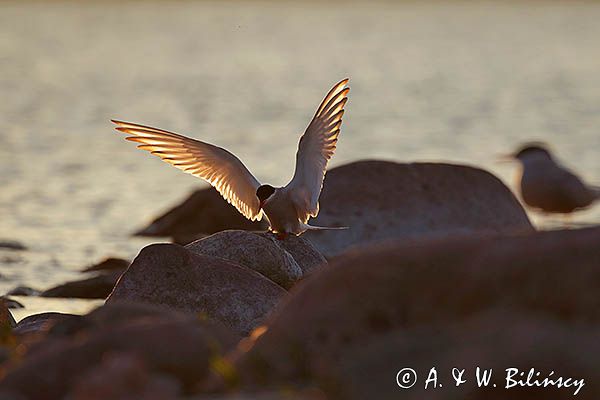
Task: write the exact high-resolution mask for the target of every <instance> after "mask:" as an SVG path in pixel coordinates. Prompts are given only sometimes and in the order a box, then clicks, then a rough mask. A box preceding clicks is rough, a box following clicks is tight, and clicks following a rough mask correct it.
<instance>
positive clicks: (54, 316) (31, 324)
mask: <svg viewBox="0 0 600 400" xmlns="http://www.w3.org/2000/svg"><path fill="white" fill-rule="evenodd" d="M78 318H79V316H77V315H73V314H66V313H59V312H45V313H40V314H33V315H29V316H27V317H25V318H23V319H22V320H21V321H19V323H18V324H17V326H16V328H15V330H14V332H15V333H16V334H18V335H26V334H30V333H46V332H47V331H49V330H50V329H51V328H52V326H54V325H55V324H56V323H58V322H60V321H65V320H71V319H78Z"/></svg>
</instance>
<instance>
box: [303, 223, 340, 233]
mask: <svg viewBox="0 0 600 400" xmlns="http://www.w3.org/2000/svg"><path fill="white" fill-rule="evenodd" d="M302 227H303V228H305V229H306V230H308V231H333V230H335V231H337V230H343V229H350V228H349V227H347V226H313V225H308V224H304V225H303V226H302Z"/></svg>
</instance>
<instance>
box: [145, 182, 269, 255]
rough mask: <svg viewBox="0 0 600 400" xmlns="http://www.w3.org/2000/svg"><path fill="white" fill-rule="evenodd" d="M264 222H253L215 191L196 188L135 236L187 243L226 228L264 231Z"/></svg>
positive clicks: (265, 226) (265, 225)
mask: <svg viewBox="0 0 600 400" xmlns="http://www.w3.org/2000/svg"><path fill="white" fill-rule="evenodd" d="M267 227H268V226H267V224H266V222H265V221H262V222H252V221H249V220H248V219H246V218H245V217H244V216H243V215H242V214H240V213H239V212H238V211H237V210H236V209H235V207H233V206H232V205H231V204H229V203H227V202H226V201H225V200H223V198H222V197H221V195H220V194H219V192H217V191H216V190H215V189H214V188H212V187H210V188H205V189H199V190H197V191H195V192H194V193H192V194H191V195H190V196H189V197H188V198H187V199H186V200H184V201H183V202H181V204H179V205H177V206H175V207H173V208H172V209H171V210H169V211H167V212H166V213H165V214H163V215H161V216H160V217H158V218H156V219H155V220H154V221H152V222H151V223H150V225H148V226H147V227H145V228H143V229H141V230H140V231H138V232H136V235H138V236H168V237H172V238H173V240H174V241H175V242H176V243H180V244H187V243H190V242H192V241H194V240H196V239H198V238H200V237H202V236H205V235H211V234H213V233H216V232H220V231H224V230H227V229H241V230H249V231H252V230H266V229H267Z"/></svg>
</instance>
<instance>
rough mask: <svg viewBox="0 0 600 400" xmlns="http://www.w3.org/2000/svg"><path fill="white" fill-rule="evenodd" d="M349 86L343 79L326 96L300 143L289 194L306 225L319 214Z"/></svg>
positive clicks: (300, 218) (288, 185) (288, 188)
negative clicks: (320, 197)
mask: <svg viewBox="0 0 600 400" xmlns="http://www.w3.org/2000/svg"><path fill="white" fill-rule="evenodd" d="M347 84H348V79H344V80H342V81H341V82H339V83H337V84H336V85H335V86H334V87H333V88H332V89H331V90H330V91H329V93H327V95H326V96H325V99H323V101H322V102H321V105H320V106H319V107H318V108H317V111H316V113H315V116H314V117H313V119H312V121H311V122H310V124H309V125H308V127H307V128H306V131H305V132H304V135H302V137H301V138H300V143H298V152H297V153H296V170H295V172H294V177H293V178H292V180H291V181H290V182H289V183H288V184H287V186H286V190H289V193H290V196H291V198H292V201H293V202H294V203H295V206H296V210H297V212H298V219H299V220H300V221H301V222H302V223H304V224H305V223H306V222H307V221H308V219H309V218H310V217H311V216H312V217H316V216H317V214H318V213H319V195H320V194H321V189H322V187H323V178H324V177H325V172H326V171H327V163H328V162H329V159H330V158H331V157H332V156H333V153H334V151H335V147H336V144H337V140H338V135H339V133H340V128H341V125H342V116H343V115H344V106H345V105H346V102H347V101H348V97H347V96H348V92H349V91H350V88H349V87H346V85H347Z"/></svg>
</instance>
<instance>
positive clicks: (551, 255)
mask: <svg viewBox="0 0 600 400" xmlns="http://www.w3.org/2000/svg"><path fill="white" fill-rule="evenodd" d="M598 243H600V227H597V228H589V229H580V230H565V231H552V232H534V233H530V234H519V235H500V234H489V235H481V234H477V235H465V236H462V237H454V238H447V239H423V240H420V241H415V242H412V243H407V242H406V241H404V240H398V241H395V242H390V243H386V244H383V245H374V246H371V247H369V248H362V249H356V250H354V251H349V252H347V253H346V254H344V255H342V256H339V257H337V258H336V259H334V260H331V262H330V264H329V266H328V268H323V269H320V270H318V271H317V272H316V273H315V274H312V275H311V276H310V277H308V278H307V279H305V280H303V281H302V282H300V283H299V284H298V285H297V286H296V287H295V288H294V291H293V292H292V293H291V294H290V297H289V298H288V299H287V300H286V301H285V303H283V304H282V305H281V307H278V308H277V310H276V312H274V313H273V315H272V317H271V318H270V319H269V320H268V321H267V322H266V325H267V327H268V329H267V331H266V332H265V333H264V334H263V335H262V336H260V337H259V338H258V340H257V341H256V343H254V346H253V347H252V348H251V350H250V351H248V352H247V353H243V354H242V357H241V361H240V362H239V363H238V370H239V371H241V375H242V376H245V374H248V375H249V376H250V378H249V380H256V381H259V382H260V381H264V380H267V381H268V380H277V379H281V380H283V381H284V382H288V381H289V380H294V379H298V378H300V377H306V376H310V374H312V373H314V370H312V368H313V367H314V366H317V365H320V364H321V360H323V359H330V360H335V359H336V358H338V357H341V356H342V355H343V354H344V353H346V352H348V351H350V349H351V348H354V347H360V346H362V344H363V343H366V342H369V341H372V340H376V338H377V337H379V336H380V335H385V334H387V333H389V332H392V331H398V332H402V331H404V330H407V329H412V328H416V327H419V326H424V325H427V324H438V325H439V326H444V324H450V323H452V322H455V321H459V320H462V319H466V318H470V317H471V316H473V315H476V314H478V313H482V312H487V311H489V310H492V309H498V310H502V311H505V312H507V313H531V314H532V315H533V314H535V315H539V316H543V317H548V318H552V319H555V320H558V321H562V323H564V324H568V325H569V326H579V325H586V324H590V325H592V324H596V325H597V324H598V323H600V313H598V309H599V308H600V297H599V296H598V293H600V269H599V268H598V265H600V251H598ZM570 345H576V344H575V343H571V342H570V343H569V346H570Z"/></svg>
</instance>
